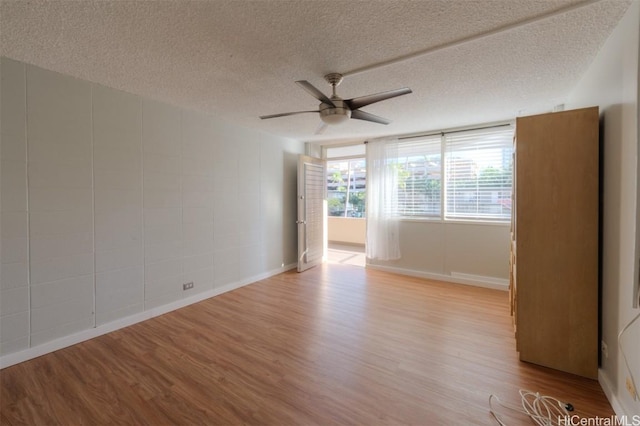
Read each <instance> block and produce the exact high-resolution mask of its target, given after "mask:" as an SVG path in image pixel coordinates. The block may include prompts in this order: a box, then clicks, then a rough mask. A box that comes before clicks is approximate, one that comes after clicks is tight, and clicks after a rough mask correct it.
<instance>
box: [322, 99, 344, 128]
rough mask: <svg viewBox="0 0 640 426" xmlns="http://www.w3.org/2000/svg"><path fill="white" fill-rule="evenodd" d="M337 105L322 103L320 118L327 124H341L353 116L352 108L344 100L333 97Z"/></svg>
mask: <svg viewBox="0 0 640 426" xmlns="http://www.w3.org/2000/svg"><path fill="white" fill-rule="evenodd" d="M332 101H333V103H334V105H335V107H332V106H331V105H327V104H325V103H322V104H320V119H321V120H322V121H323V122H324V123H326V124H331V125H335V124H341V123H344V122H345V121H348V120H349V118H351V110H350V109H349V107H347V106H346V105H345V104H344V102H343V101H341V100H337V99H332Z"/></svg>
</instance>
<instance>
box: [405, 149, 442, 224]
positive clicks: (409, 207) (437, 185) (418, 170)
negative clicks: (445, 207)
mask: <svg viewBox="0 0 640 426" xmlns="http://www.w3.org/2000/svg"><path fill="white" fill-rule="evenodd" d="M441 143H442V142H441V139H440V136H435V137H431V138H426V139H422V140H419V141H412V142H403V143H401V144H400V146H399V147H398V163H397V164H398V185H399V188H398V214H399V215H401V216H433V217H439V216H440V205H441V203H440V200H441V192H442V164H441Z"/></svg>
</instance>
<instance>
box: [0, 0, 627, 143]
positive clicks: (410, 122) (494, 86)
mask: <svg viewBox="0 0 640 426" xmlns="http://www.w3.org/2000/svg"><path fill="white" fill-rule="evenodd" d="M631 1H632V0H601V1H588V2H584V1H576V0H422V1H404V0H398V1H394V0H381V1H370V0H368V1H304V0H296V1H285V0H268V1H246V0H213V1H193V2H192V1H157V2H156V1H36V2H31V1H5V0H2V2H1V5H0V13H1V15H0V37H1V38H0V41H1V45H0V49H1V53H2V55H5V56H8V57H10V58H14V59H18V60H21V61H24V62H27V63H31V64H35V65H38V66H41V67H43V68H47V69H51V70H54V71H59V72H62V73H65V74H70V75H72V76H76V77H78V78H82V79H86V80H90V81H93V82H96V83H100V84H103V85H105V86H109V87H113V88H118V89H122V90H125V91H127V92H131V93H135V94H139V95H143V96H147V97H150V98H153V99H158V100H162V101H165V102H168V103H171V104H174V105H179V106H183V107H186V108H190V109H195V110H200V111H205V112H207V113H210V114H213V115H215V116H218V117H220V118H222V119H225V120H227V121H231V122H235V123H237V124H240V125H242V126H246V127H251V128H255V129H259V130H262V131H265V132H268V133H273V134H277V135H281V136H284V137H290V138H294V139H297V140H302V141H325V140H327V141H328V140H348V139H358V138H365V137H371V136H376V135H385V134H404V133H412V132H419V131H428V130H434V129H442V128H450V127H456V126H465V125H472V124H478V123H485V122H491V121H499V120H506V119H512V118H514V117H515V116H516V115H518V114H530V113H538V112H544V111H549V110H551V109H552V108H553V107H554V106H555V105H557V104H559V103H563V102H564V98H565V96H566V95H567V94H568V93H569V91H570V90H571V89H572V87H573V86H574V85H575V84H576V83H577V81H578V80H579V78H580V77H581V75H582V73H583V72H584V71H585V70H586V68H587V67H588V66H589V64H590V63H591V61H592V60H593V58H594V57H595V55H596V53H597V51H598V50H599V48H600V47H601V46H602V44H603V43H604V41H605V40H606V38H607V37H608V35H609V34H610V33H611V31H612V30H613V28H614V27H615V25H616V24H617V22H618V21H619V20H620V18H621V17H622V15H623V14H624V12H625V11H626V9H627V8H628V6H629V4H630V2H631ZM458 41H462V43H456V42H458ZM443 46H444V48H438V47H443ZM419 52H426V54H424V55H418V56H416V57H413V58H412V59H406V60H401V61H398V62H395V63H392V64H390V65H387V66H384V67H375V65H376V64H380V63H382V62H385V61H389V60H393V59H396V58H401V57H403V56H407V55H413V54H415V53H419ZM363 67H364V68H370V69H368V70H365V71H363V72H358V73H353V74H351V75H348V76H346V77H345V79H344V81H343V82H342V84H341V85H340V86H339V87H338V94H339V95H340V96H342V97H343V98H351V97H357V96H362V95H366V94H371V93H377V92H381V91H385V90H390V89H395V88H398V87H404V86H408V87H410V88H411V89H413V93H412V94H410V95H406V96H402V97H398V98H395V99H391V100H387V101H384V102H381V103H378V104H374V105H370V106H367V107H364V108H363V110H364V111H367V112H371V113H373V114H377V115H381V116H383V117H386V118H388V119H390V120H392V123H391V124H390V125H388V126H383V125H380V124H375V123H369V122H364V121H360V120H350V121H348V122H347V123H345V124H342V125H339V126H332V127H329V129H327V130H326V131H325V133H324V134H322V135H315V134H314V133H315V131H316V129H317V127H318V124H319V123H320V120H319V118H318V117H317V116H316V115H315V114H303V115H296V116H290V117H283V118H275V119H271V120H260V119H259V118H258V116H259V115H266V114H274V113H279V112H287V111H296V110H311V109H317V106H318V101H316V100H314V99H313V98H312V97H311V96H310V95H309V94H308V93H306V92H305V91H303V90H302V89H301V88H300V87H298V86H297V85H296V84H294V81H295V80H308V81H310V82H311V83H312V84H314V85H315V86H316V87H318V88H319V89H321V90H323V91H324V92H325V93H330V88H329V86H328V85H327V84H326V83H325V82H324V80H323V78H322V76H323V75H324V74H326V73H329V72H342V73H347V74H349V73H350V72H351V71H354V70H358V69H361V68H363Z"/></svg>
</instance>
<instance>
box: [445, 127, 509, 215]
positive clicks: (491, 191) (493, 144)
mask: <svg viewBox="0 0 640 426" xmlns="http://www.w3.org/2000/svg"><path fill="white" fill-rule="evenodd" d="M512 151H513V129H511V128H506V129H505V128H493V129H485V130H474V131H469V132H460V133H450V134H446V135H445V182H446V183H445V188H446V190H445V197H446V198H445V218H450V219H478V220H509V219H510V217H511V191H512V170H513V168H512V167H513V165H512V155H511V154H512Z"/></svg>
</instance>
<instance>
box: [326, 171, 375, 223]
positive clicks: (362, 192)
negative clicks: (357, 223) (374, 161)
mask: <svg viewBox="0 0 640 426" xmlns="http://www.w3.org/2000/svg"><path fill="white" fill-rule="evenodd" d="M366 191H367V169H366V162H365V159H364V158H356V159H348V160H329V161H327V207H328V210H329V212H328V214H329V216H341V217H364V214H365V206H366V205H365V196H366Z"/></svg>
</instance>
